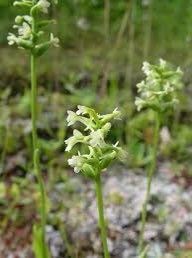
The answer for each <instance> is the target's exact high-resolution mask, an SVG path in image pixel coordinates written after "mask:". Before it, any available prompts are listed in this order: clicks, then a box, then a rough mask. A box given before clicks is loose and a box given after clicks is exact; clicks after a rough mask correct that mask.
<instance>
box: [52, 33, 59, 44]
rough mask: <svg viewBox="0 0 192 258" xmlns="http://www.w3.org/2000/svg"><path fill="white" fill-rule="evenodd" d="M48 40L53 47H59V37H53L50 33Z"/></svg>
mask: <svg viewBox="0 0 192 258" xmlns="http://www.w3.org/2000/svg"><path fill="white" fill-rule="evenodd" d="M50 42H51V43H52V45H53V46H54V47H59V39H58V38H57V37H54V35H53V33H51V35H50Z"/></svg>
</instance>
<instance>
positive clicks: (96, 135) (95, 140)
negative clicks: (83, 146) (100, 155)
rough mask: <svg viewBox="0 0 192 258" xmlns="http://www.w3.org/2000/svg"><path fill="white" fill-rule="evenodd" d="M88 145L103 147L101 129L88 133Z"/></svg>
mask: <svg viewBox="0 0 192 258" xmlns="http://www.w3.org/2000/svg"><path fill="white" fill-rule="evenodd" d="M90 145H91V146H92V147H96V146H99V147H103V146H105V141H104V134H103V131H102V129H98V130H96V131H93V132H91V133H90Z"/></svg>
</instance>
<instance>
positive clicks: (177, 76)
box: [135, 59, 183, 112]
mask: <svg viewBox="0 0 192 258" xmlns="http://www.w3.org/2000/svg"><path fill="white" fill-rule="evenodd" d="M142 70H143V72H144V74H145V75H146V78H145V80H143V81H141V82H140V83H138V84H137V88H138V93H140V97H136V100H135V104H136V106H137V109H138V111H140V110H141V109H143V108H146V107H149V108H152V109H154V110H156V111H158V112H163V111H165V110H167V109H168V108H170V107H173V106H174V105H175V104H176V103H177V102H178V99H177V91H178V90H179V89H181V87H182V82H181V78H182V75H183V73H182V71H181V70H180V68H177V69H176V70H173V69H172V68H171V67H170V65H169V64H167V62H166V61H164V60H162V59H160V62H159V65H151V64H149V63H147V62H144V63H143V68H142Z"/></svg>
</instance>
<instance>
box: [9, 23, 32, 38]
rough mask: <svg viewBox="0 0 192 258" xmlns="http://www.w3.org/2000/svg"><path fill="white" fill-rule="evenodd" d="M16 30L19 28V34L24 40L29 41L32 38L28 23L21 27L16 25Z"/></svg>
mask: <svg viewBox="0 0 192 258" xmlns="http://www.w3.org/2000/svg"><path fill="white" fill-rule="evenodd" d="M13 27H14V28H18V34H19V36H20V37H21V38H23V39H29V38H30V37H31V34H32V31H31V27H30V25H29V24H28V23H27V22H23V24H22V25H21V26H18V25H14V26H13Z"/></svg>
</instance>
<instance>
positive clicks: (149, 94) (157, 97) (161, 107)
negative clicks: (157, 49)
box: [135, 59, 183, 255]
mask: <svg viewBox="0 0 192 258" xmlns="http://www.w3.org/2000/svg"><path fill="white" fill-rule="evenodd" d="M142 70H143V72H144V74H145V76H146V78H145V79H144V80H143V81H142V82H140V83H138V84H137V88H138V93H139V94H140V96H139V97H136V100H135V105H136V106H137V110H138V111H141V110H142V109H146V108H149V109H152V110H153V111H154V115H155V130H154V140H153V150H152V160H151V164H150V167H149V171H148V175H147V191H146V196H145V201H144V204H143V209H142V221H141V233H140V238H139V254H140V255H141V253H143V252H144V250H145V247H144V231H145V224H146V220H147V205H148V202H149V198H150V190H151V183H152V178H153V174H154V172H155V169H156V162H157V149H158V142H159V132H160V126H161V123H162V122H163V115H164V113H165V112H166V111H168V110H170V109H173V108H174V106H175V105H176V104H178V102H179V100H178V97H177V95H178V94H177V93H178V91H179V90H180V89H181V88H182V80H181V79H182V75H183V73H182V71H181V70H180V68H177V69H176V70H174V69H173V68H172V67H171V66H170V65H169V64H168V63H167V62H166V61H164V60H162V59H160V61H159V64H158V65H152V64H149V63H148V62H144V63H143V68H142Z"/></svg>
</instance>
